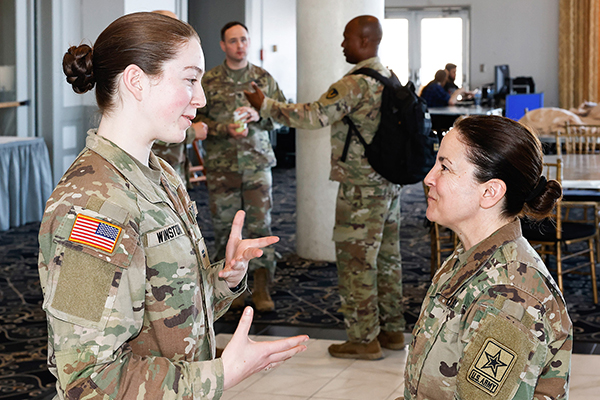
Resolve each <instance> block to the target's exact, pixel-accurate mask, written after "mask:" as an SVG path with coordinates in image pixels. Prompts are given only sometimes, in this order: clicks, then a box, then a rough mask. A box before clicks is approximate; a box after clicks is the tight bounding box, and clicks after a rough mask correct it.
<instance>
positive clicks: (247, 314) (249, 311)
mask: <svg viewBox="0 0 600 400" xmlns="http://www.w3.org/2000/svg"><path fill="white" fill-rule="evenodd" d="M251 314H252V308H251V307H246V309H245V310H244V315H246V316H250V315H251Z"/></svg>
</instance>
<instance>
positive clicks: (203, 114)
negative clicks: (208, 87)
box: [194, 103, 229, 136]
mask: <svg viewBox="0 0 600 400" xmlns="http://www.w3.org/2000/svg"><path fill="white" fill-rule="evenodd" d="M209 111H210V107H209V105H208V103H207V104H206V105H205V106H204V107H202V108H199V109H198V113H197V114H196V118H194V122H198V121H202V122H204V123H205V124H206V125H207V126H208V134H209V135H212V136H228V135H229V134H228V133H227V124H222V123H219V122H217V121H215V120H214V119H212V118H211V117H209Z"/></svg>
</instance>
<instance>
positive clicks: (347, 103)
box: [260, 75, 367, 129]
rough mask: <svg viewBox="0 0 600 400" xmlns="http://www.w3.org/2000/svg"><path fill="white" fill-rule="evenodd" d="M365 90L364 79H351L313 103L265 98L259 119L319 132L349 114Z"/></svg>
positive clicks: (335, 85) (346, 79)
mask: <svg viewBox="0 0 600 400" xmlns="http://www.w3.org/2000/svg"><path fill="white" fill-rule="evenodd" d="M366 90H367V84H366V82H364V79H361V78H359V77H358V76H356V75H349V76H345V77H344V78H342V79H341V80H339V81H337V82H336V83H334V84H333V85H331V87H330V88H329V90H328V91H327V92H326V93H324V94H323V95H322V96H321V97H320V98H319V100H317V101H315V102H313V103H304V104H286V103H283V102H281V101H276V100H274V99H271V98H265V100H264V101H263V104H262V106H261V109H260V115H261V116H262V117H263V118H272V119H273V120H274V121H275V122H278V123H280V124H283V125H286V126H289V127H293V128H300V129H320V128H323V127H325V126H329V125H331V124H333V123H334V122H337V121H340V120H341V119H342V118H343V117H344V116H345V115H347V114H350V112H351V111H352V109H353V108H354V107H356V106H357V105H358V104H359V102H360V101H361V99H362V96H361V94H362V93H363V91H366Z"/></svg>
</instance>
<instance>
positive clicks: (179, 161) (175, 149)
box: [152, 127, 196, 183]
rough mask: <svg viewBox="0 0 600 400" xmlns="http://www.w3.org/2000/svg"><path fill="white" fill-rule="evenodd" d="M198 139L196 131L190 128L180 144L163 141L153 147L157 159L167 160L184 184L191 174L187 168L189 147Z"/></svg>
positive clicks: (158, 141)
mask: <svg viewBox="0 0 600 400" xmlns="http://www.w3.org/2000/svg"><path fill="white" fill-rule="evenodd" d="M194 139H196V131H195V130H194V128H192V127H190V128H188V130H187V131H186V132H185V139H184V140H183V142H180V143H167V142H163V141H162V140H156V141H154V145H153V146H152V152H153V153H154V154H156V156H157V157H160V158H162V159H163V160H165V161H166V162H167V163H168V164H169V165H170V166H171V167H173V169H174V170H175V172H177V174H179V177H180V178H181V180H182V181H183V182H184V183H187V182H188V180H189V177H188V176H186V174H188V173H189V170H188V168H187V165H186V164H187V162H188V158H187V154H186V152H187V145H188V144H192V143H193V142H194Z"/></svg>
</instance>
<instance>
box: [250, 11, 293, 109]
mask: <svg viewBox="0 0 600 400" xmlns="http://www.w3.org/2000/svg"><path fill="white" fill-rule="evenodd" d="M262 2H263V26H262V49H263V60H262V67H263V68H264V69H266V70H267V71H269V73H270V74H271V75H273V77H274V78H275V80H276V81H277V83H278V84H279V87H280V88H281V90H283V93H284V94H285V96H286V97H287V98H288V99H293V100H294V101H296V99H297V97H296V90H297V84H296V79H297V78H296V77H297V74H296V48H297V46H296V0H262ZM254 44H257V43H256V41H255V42H254ZM259 65H260V64H259Z"/></svg>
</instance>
